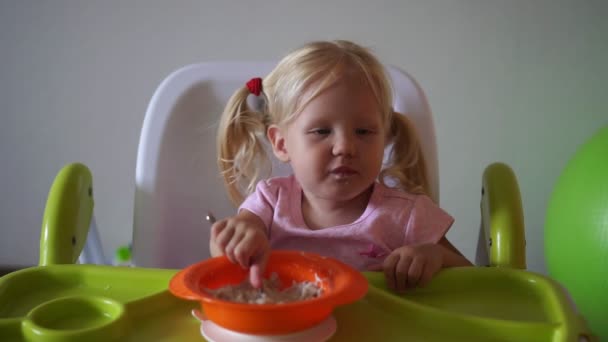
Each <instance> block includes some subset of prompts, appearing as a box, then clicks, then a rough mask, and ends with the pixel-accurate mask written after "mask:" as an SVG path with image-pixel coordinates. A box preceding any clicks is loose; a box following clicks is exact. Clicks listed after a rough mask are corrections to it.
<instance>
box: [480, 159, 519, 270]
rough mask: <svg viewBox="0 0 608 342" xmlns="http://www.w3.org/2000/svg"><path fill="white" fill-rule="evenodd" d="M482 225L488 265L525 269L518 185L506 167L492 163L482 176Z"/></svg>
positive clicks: (510, 170) (513, 175) (511, 171)
mask: <svg viewBox="0 0 608 342" xmlns="http://www.w3.org/2000/svg"><path fill="white" fill-rule="evenodd" d="M481 194H482V196H481V222H482V230H483V234H484V235H485V242H486V244H485V245H486V248H487V250H486V251H487V253H488V256H489V261H490V265H489V266H494V267H511V268H519V269H525V268H526V238H525V226H524V214H523V209H522V204H521V196H520V193H519V185H518V184H517V179H516V177H515V174H514V173H513V170H512V169H511V168H510V167H509V166H508V165H506V164H503V163H493V164H491V165H489V166H488V167H487V168H486V169H485V171H484V173H483V187H482V191H481Z"/></svg>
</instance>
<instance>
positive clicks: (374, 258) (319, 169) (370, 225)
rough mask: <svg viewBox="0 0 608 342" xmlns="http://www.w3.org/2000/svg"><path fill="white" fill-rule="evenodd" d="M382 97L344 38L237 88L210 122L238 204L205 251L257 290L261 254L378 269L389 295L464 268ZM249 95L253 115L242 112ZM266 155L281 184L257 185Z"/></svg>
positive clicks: (414, 144) (381, 74)
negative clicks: (285, 170) (304, 254)
mask: <svg viewBox="0 0 608 342" xmlns="http://www.w3.org/2000/svg"><path fill="white" fill-rule="evenodd" d="M391 92H392V90H391V87H390V84H389V82H388V78H387V76H386V74H385V71H384V68H383V66H382V65H381V64H380V62H379V61H378V60H377V59H376V58H375V57H374V56H373V55H372V54H371V53H370V52H369V51H367V50H366V49H364V48H362V47H360V46H358V45H356V44H354V43H352V42H348V41H335V42H313V43H309V44H307V45H305V46H303V47H301V48H300V49H297V50H295V51H293V52H292V53H290V54H289V55H287V56H286V57H285V58H284V59H283V60H281V61H280V62H279V64H278V65H277V66H276V68H275V69H274V70H273V71H272V72H271V73H270V74H269V75H268V76H267V77H266V78H264V79H263V80H262V79H260V78H254V79H251V80H250V81H249V82H247V83H246V84H245V85H244V86H243V87H242V88H241V89H238V90H237V91H236V93H235V94H234V95H233V96H232V97H231V98H230V100H229V102H228V104H227V106H226V109H225V111H224V113H223V114H222V118H221V121H220V127H219V132H218V162H219V167H220V171H221V172H222V175H223V178H224V181H225V184H226V187H227V190H228V193H229V195H230V197H231V199H232V201H233V202H234V203H235V204H237V205H240V208H239V211H238V214H237V215H236V216H233V217H229V218H226V219H223V220H220V221H218V222H216V223H215V224H214V225H213V226H212V232H211V240H210V248H211V254H212V255H213V256H218V255H226V256H227V257H228V258H229V259H230V260H231V261H232V262H235V263H238V264H240V265H241V266H242V267H244V268H250V280H251V283H252V284H253V285H254V286H256V287H257V286H260V284H261V274H262V272H263V270H264V267H265V263H266V261H267V258H268V255H269V252H270V249H294V250H302V251H308V252H314V253H318V254H321V255H325V256H329V257H333V258H336V259H338V260H341V261H342V262H344V263H347V264H349V265H351V266H352V267H354V268H356V269H358V270H360V271H380V270H382V271H384V274H385V275H386V280H387V284H388V286H389V287H390V288H393V289H395V290H397V291H403V290H404V289H406V288H409V287H414V286H419V285H424V284H425V283H426V282H428V281H429V280H430V279H431V278H432V276H433V275H434V274H435V273H437V272H438V271H439V270H440V269H441V268H444V267H452V266H467V265H471V264H470V262H469V261H468V260H467V259H466V258H464V257H463V256H462V254H460V253H459V252H458V250H457V249H456V248H454V247H453V246H452V245H451V244H450V242H449V241H448V240H447V239H446V237H445V234H446V232H447V230H448V229H449V228H450V226H451V225H452V222H453V218H452V217H451V216H450V215H449V214H447V213H446V212H445V211H443V210H442V209H441V208H439V207H438V206H437V205H436V204H435V203H434V202H433V201H432V200H431V199H430V198H429V197H428V196H426V195H425V193H426V192H427V191H428V189H429V186H428V182H427V178H426V170H425V163H424V160H423V158H422V152H421V149H420V146H419V142H418V139H417V137H416V134H415V131H414V128H413V126H412V124H411V123H410V122H409V120H408V119H407V117H406V116H404V115H402V114H399V113H395V112H394V111H393V109H392V107H391V106H392V98H391V94H392V93H391ZM250 94H253V95H255V96H258V97H260V100H262V102H263V108H261V109H259V110H253V109H251V108H250V106H248V103H247V98H248V96H249V95H250ZM265 138H267V141H268V142H269V146H268V144H267V143H265ZM391 145H392V149H391V153H390V155H389V157H388V159H387V161H386V163H385V164H384V165H383V157H384V150H385V147H387V146H391ZM268 149H272V153H273V154H274V156H276V158H278V159H279V160H280V161H282V162H285V163H289V165H290V166H291V169H292V170H293V174H292V175H291V176H289V177H277V178H270V179H265V180H261V181H260V178H261V177H260V173H261V170H264V169H265V166H267V165H268V157H267V150H268ZM387 184H391V185H392V186H390V187H389V186H388V185H387ZM244 193H245V194H248V196H247V197H246V198H244V196H243V194H244Z"/></svg>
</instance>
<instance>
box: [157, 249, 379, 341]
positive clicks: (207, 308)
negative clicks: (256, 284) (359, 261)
mask: <svg viewBox="0 0 608 342" xmlns="http://www.w3.org/2000/svg"><path fill="white" fill-rule="evenodd" d="M272 273H276V274H277V275H278V277H279V279H280V281H281V284H282V286H285V287H288V286H291V285H292V283H293V281H296V282H302V281H311V282H315V281H319V283H318V284H319V285H320V286H321V288H322V289H323V293H322V295H321V296H319V297H318V298H314V299H310V300H305V301H298V302H291V303H284V304H246V303H235V302H229V301H225V300H220V299H217V298H215V297H213V296H212V295H210V294H209V293H207V291H205V289H217V288H219V287H222V286H228V285H236V284H238V283H241V282H242V281H243V280H245V279H246V277H247V276H248V272H247V270H244V269H242V268H241V267H240V266H239V265H236V264H233V263H231V262H230V261H229V260H228V258H226V257H217V258H212V259H208V260H205V261H202V262H200V263H197V264H194V265H191V266H189V267H187V268H185V269H183V270H181V271H180V272H178V273H177V274H176V275H175V276H174V277H173V278H172V279H171V282H170V284H169V290H170V291H171V293H173V294H174V295H175V296H177V297H180V298H184V299H189V300H199V301H200V302H201V306H202V309H203V311H204V313H205V316H206V317H207V318H208V319H210V320H211V321H213V322H214V323H216V324H218V325H220V326H222V327H224V328H226V329H230V330H233V331H238V332H242V333H248V334H257V335H279V334H288V333H293V332H296V331H301V330H304V329H306V328H310V327H312V326H314V325H316V324H318V323H320V322H322V321H323V320H324V319H326V318H327V317H328V316H329V315H330V314H331V312H332V311H333V309H334V308H335V307H336V306H338V305H343V304H348V303H351V302H354V301H356V300H358V299H360V298H362V297H363V296H364V295H365V293H366V292H367V288H368V284H367V280H366V279H365V277H363V275H362V274H361V273H359V272H357V271H356V270H354V269H353V268H351V267H350V266H348V265H346V264H343V263H342V262H339V261H337V260H335V259H332V258H326V257H322V256H320V255H317V254H312V253H306V252H297V251H273V252H272V253H271V254H270V258H269V260H268V264H267V266H266V270H265V272H264V278H267V277H269V276H270V275H271V274H272Z"/></svg>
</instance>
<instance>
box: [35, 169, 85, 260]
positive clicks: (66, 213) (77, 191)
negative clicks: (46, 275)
mask: <svg viewBox="0 0 608 342" xmlns="http://www.w3.org/2000/svg"><path fill="white" fill-rule="evenodd" d="M92 215H93V177H92V176H91V172H90V171H89V169H88V168H87V167H86V166H85V165H83V164H80V163H73V164H68V165H66V166H64V167H63V168H62V169H61V170H60V171H59V173H58V174H57V176H56V177H55V180H54V181H53V185H52V186H51V190H50V191H49V195H48V197H47V201H46V207H45V209H44V217H43V219H42V233H41V236H40V261H39V264H40V265H41V266H46V265H54V264H73V263H75V262H76V260H77V259H78V256H79V255H80V252H81V251H82V248H83V247H84V244H85V242H86V238H87V234H88V233H89V224H90V222H91V216H92Z"/></svg>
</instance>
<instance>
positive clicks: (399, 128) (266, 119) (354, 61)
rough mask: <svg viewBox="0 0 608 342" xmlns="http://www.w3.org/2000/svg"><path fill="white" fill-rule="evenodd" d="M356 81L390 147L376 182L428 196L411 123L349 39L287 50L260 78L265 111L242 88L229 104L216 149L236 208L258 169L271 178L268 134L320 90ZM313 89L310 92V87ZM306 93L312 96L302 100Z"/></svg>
mask: <svg viewBox="0 0 608 342" xmlns="http://www.w3.org/2000/svg"><path fill="white" fill-rule="evenodd" d="M345 76H349V77H352V76H354V77H358V78H360V79H361V80H363V81H364V82H365V84H366V85H367V86H369V88H370V90H371V92H372V94H373V96H374V98H375V99H376V102H377V103H378V106H379V108H380V113H381V114H382V120H383V122H384V124H385V127H386V131H387V133H388V137H387V143H392V144H393V148H392V149H391V153H390V154H389V158H388V160H387V163H386V164H385V168H384V169H383V170H382V171H381V173H380V175H379V180H380V181H381V182H382V183H384V184H387V182H386V181H387V180H389V179H390V180H392V182H394V183H396V184H395V186H394V187H397V188H400V189H403V190H406V191H410V192H415V193H428V192H429V186H428V180H427V177H426V165H425V162H424V158H423V155H422V150H421V149H420V143H419V141H418V137H417V136H416V132H415V129H414V126H413V125H412V124H411V122H410V120H409V119H408V118H407V117H405V116H404V115H401V114H399V113H395V112H394V111H393V109H392V88H391V86H390V83H389V81H388V78H387V76H386V74H385V71H384V67H383V66H382V64H381V63H380V62H379V61H378V60H377V59H376V57H375V56H373V55H372V54H371V53H370V52H369V51H368V50H367V49H365V48H363V47H361V46H359V45H357V44H354V43H352V42H349V41H344V40H337V41H331V42H330V41H322V42H312V43H309V44H306V45H304V46H303V47H301V48H299V49H297V50H295V51H293V52H291V53H290V54H288V55H287V56H286V57H285V58H283V59H282V60H281V61H280V62H279V64H278V65H277V66H276V67H275V69H274V70H273V71H272V72H270V74H268V76H266V77H265V78H264V79H263V84H262V89H263V90H262V93H260V96H261V97H262V100H263V101H264V106H263V108H260V109H259V110H254V109H252V108H250V107H249V105H248V104H247V97H248V96H249V94H250V92H249V90H248V88H247V87H246V86H245V80H244V82H243V84H244V85H243V87H241V88H240V89H238V90H237V91H236V92H235V93H234V94H233V95H232V97H231V98H230V99H229V100H228V104H227V105H226V108H225V109H224V112H223V113H222V117H221V119H220V124H219V129H218V136H217V142H218V144H217V146H218V151H217V152H218V166H219V169H220V172H221V174H222V176H223V180H224V185H225V186H226V189H227V191H228V195H229V196H230V199H231V200H232V202H233V203H234V204H236V205H239V204H240V203H241V202H242V201H243V198H244V196H245V195H247V194H250V193H251V192H253V190H254V189H255V186H256V183H257V182H258V181H259V180H260V179H261V178H262V175H261V174H262V172H263V171H262V170H268V172H267V173H268V174H267V175H264V177H267V176H268V175H269V174H270V172H269V171H270V162H269V158H268V152H267V149H266V145H265V143H266V141H267V140H266V139H267V138H266V130H267V129H268V127H269V126H270V125H271V124H277V125H283V124H286V123H288V122H290V121H291V120H293V119H294V118H295V117H296V116H297V115H298V113H299V112H300V111H301V110H302V109H303V108H304V107H305V106H306V104H307V103H308V102H310V101H311V100H313V99H314V98H315V97H316V96H317V95H318V94H320V93H321V92H322V91H324V90H325V89H327V88H328V87H330V86H331V85H333V84H334V83H335V82H337V81H338V80H340V79H341V78H342V77H345ZM313 86H314V88H310V87H313ZM307 90H312V91H311V92H309V93H310V94H311V95H310V96H308V97H307V98H302V94H304V93H305V91H307Z"/></svg>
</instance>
